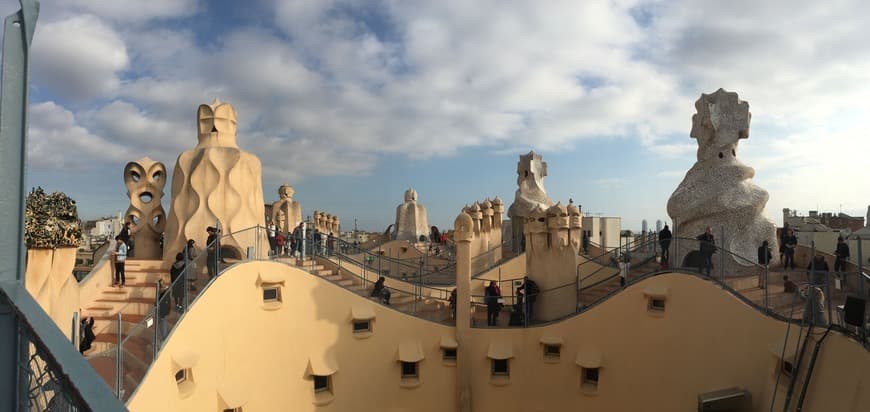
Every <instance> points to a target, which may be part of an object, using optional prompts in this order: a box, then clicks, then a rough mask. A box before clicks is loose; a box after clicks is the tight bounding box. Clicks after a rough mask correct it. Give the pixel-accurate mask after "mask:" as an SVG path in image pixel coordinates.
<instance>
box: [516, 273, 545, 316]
mask: <svg viewBox="0 0 870 412" xmlns="http://www.w3.org/2000/svg"><path fill="white" fill-rule="evenodd" d="M520 291H523V293H525V295H526V302H525V303H526V304H525V307H524V308H523V309H524V310H525V314H524V315H525V318H526V322H527V323H532V321H533V320H534V319H535V302H536V301H537V300H538V294H539V293H540V291H541V290H540V288H538V284H537V283H535V281H534V280H531V279H529V277H528V276H525V277H523V284H522V286H520V287H518V288H517V293H519V292H520Z"/></svg>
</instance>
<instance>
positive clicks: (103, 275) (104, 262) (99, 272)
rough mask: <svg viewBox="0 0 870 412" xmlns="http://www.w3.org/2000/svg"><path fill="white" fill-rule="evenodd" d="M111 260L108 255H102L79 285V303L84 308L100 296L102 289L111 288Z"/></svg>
mask: <svg viewBox="0 0 870 412" xmlns="http://www.w3.org/2000/svg"><path fill="white" fill-rule="evenodd" d="M112 270H113V268H112V260H111V259H110V258H109V254H108V253H107V254H105V255H103V257H102V258H101V259H100V261H99V262H97V264H96V265H94V268H93V269H91V272H90V273H88V275H87V276H85V278H84V279H82V281H81V282H80V283H79V302H81V303H80V305H81V307H82V308H84V307H86V306H87V305H89V304H90V303H91V302H93V301H94V300H95V299H97V298H98V297H99V296H100V293H101V292H102V290H103V288H105V287H108V286H111V285H112V282H113V280H114V279H113V278H112V276H113V273H112Z"/></svg>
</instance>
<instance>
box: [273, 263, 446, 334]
mask: <svg viewBox="0 0 870 412" xmlns="http://www.w3.org/2000/svg"><path fill="white" fill-rule="evenodd" d="M276 260H277V261H279V262H282V263H285V264H289V265H291V266H295V267H298V268H300V269H302V270H305V271H307V272H309V273H312V274H314V275H317V276H319V277H321V278H323V279H325V280H327V281H329V282H332V283H335V284H337V285H339V286H341V287H343V288H345V289H347V290H349V291H351V292H353V293H355V294H357V295H360V296H362V297H364V298H366V299H369V300H371V301H373V302H378V303H380V302H379V300H378V299H376V298H373V297H371V296H369V294H370V293H371V290H372V282H371V281H369V282H364V281H363V279H362V278H360V277H358V276H356V275H354V274H353V273H350V271H348V270H339V269H338V264H337V263H336V262H333V261H332V260H329V259H326V258H316V259H312V258H310V257H306V258H305V259H297V258H289V257H282V258H277V259H276ZM393 282H398V281H396V280H393V279H387V281H386V285H387V287H388V288H389V289H390V292H391V293H392V294H391V296H390V305H389V307H391V308H393V309H395V310H398V311H400V312H404V313H408V314H411V315H413V316H417V317H420V318H423V319H428V320H431V321H435V322H441V323H453V319H452V317H451V314H450V307H449V305H448V304H447V302H446V301H442V300H440V299H433V298H427V297H420V296H414V294H413V293H409V292H404V291H401V290H397V289H394V288H393V287H392V286H391V283H393Z"/></svg>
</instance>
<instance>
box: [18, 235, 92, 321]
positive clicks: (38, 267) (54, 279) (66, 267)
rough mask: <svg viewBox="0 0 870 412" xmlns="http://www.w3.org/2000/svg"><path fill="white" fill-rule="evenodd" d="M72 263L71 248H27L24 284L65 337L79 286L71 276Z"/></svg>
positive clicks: (74, 260)
mask: <svg viewBox="0 0 870 412" xmlns="http://www.w3.org/2000/svg"><path fill="white" fill-rule="evenodd" d="M75 263H76V248H74V247H66V248H58V249H28V250H27V267H26V269H25V280H24V282H25V283H24V285H25V287H26V288H27V291H28V292H30V294H31V295H32V296H33V298H34V299H35V300H36V302H37V303H39V305H40V306H42V309H43V310H45V313H47V314H48V316H49V317H51V319H52V320H53V321H54V323H55V324H56V325H57V327H58V328H60V330H61V331H62V332H63V334H64V335H66V337H67V338H69V337H70V334H71V333H72V316H73V313H74V312H76V311H77V310H78V308H79V285H78V283H77V282H76V279H75V277H73V275H72V270H73V267H74V266H75Z"/></svg>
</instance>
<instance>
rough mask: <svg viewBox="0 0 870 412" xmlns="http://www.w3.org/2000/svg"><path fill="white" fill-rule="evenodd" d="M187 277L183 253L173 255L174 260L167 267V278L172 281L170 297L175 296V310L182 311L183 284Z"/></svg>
mask: <svg viewBox="0 0 870 412" xmlns="http://www.w3.org/2000/svg"><path fill="white" fill-rule="evenodd" d="M186 278H187V273H186V272H185V265H184V253H179V254H177V255H175V262H174V263H173V264H172V266H170V267H169V279H170V281H171V282H172V297H173V298H175V310H176V311H177V312H178V313H182V312H184V304H183V303H184V284H185V279H186Z"/></svg>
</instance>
